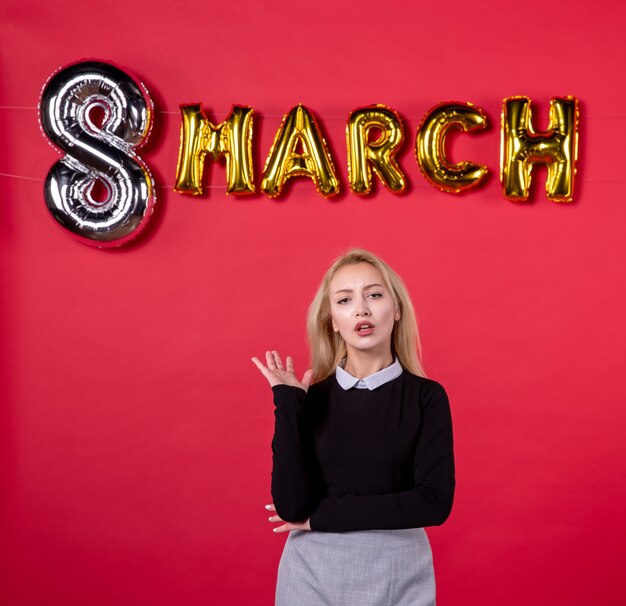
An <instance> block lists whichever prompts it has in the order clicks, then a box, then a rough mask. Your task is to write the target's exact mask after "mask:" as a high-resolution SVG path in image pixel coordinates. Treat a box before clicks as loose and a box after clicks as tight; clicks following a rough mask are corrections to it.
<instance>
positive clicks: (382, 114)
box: [346, 105, 406, 194]
mask: <svg viewBox="0 0 626 606" xmlns="http://www.w3.org/2000/svg"><path fill="white" fill-rule="evenodd" d="M372 129H375V130H376V131H380V134H379V136H378V137H377V138H376V139H374V140H373V141H372V140H370V133H371V132H372ZM346 138H347V143H348V180H349V182H350V189H351V190H352V191H353V192H354V193H355V194H369V193H370V190H371V189H372V170H373V171H374V172H375V173H376V175H377V176H378V178H379V179H380V180H381V181H382V182H383V184H384V186H385V187H386V188H387V189H388V190H389V191H391V192H401V191H403V190H404V188H405V187H406V180H405V178H404V175H403V174H402V171H401V170H400V168H399V167H398V164H397V163H396V161H395V155H396V154H397V153H398V150H399V149H400V147H401V145H402V142H403V141H404V130H403V128H402V121H401V120H400V116H399V115H398V114H397V113H396V112H395V111H394V110H392V109H389V108H388V107H385V106H384V105H370V106H369V107H362V108H360V109H356V110H354V111H353V112H352V113H351V114H350V116H349V117H348V125H347V126H346Z"/></svg>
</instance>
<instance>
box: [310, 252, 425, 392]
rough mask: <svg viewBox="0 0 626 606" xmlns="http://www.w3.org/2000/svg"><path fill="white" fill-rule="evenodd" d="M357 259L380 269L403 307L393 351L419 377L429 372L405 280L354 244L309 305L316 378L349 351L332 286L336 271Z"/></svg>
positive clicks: (330, 370)
mask: <svg viewBox="0 0 626 606" xmlns="http://www.w3.org/2000/svg"><path fill="white" fill-rule="evenodd" d="M357 263H369V264H370V265H372V266H374V267H375V268H376V269H377V270H378V271H379V272H380V275H381V276H382V279H383V281H384V283H385V286H386V288H387V290H389V292H390V293H391V296H392V298H393V302H394V306H395V308H396V309H399V310H400V319H399V320H398V321H397V322H395V323H394V327H393V331H392V333H391V350H392V351H391V353H392V355H396V356H397V357H398V361H399V362H400V364H401V365H402V367H403V368H404V369H405V370H408V371H409V372H411V373H413V374H414V375H417V376H420V377H424V376H426V374H425V373H424V369H423V368H422V363H421V354H422V348H421V343H420V338H419V333H418V330H417V320H416V319H415V311H414V310H413V304H412V303H411V298H410V297H409V293H408V291H407V289H406V286H405V285H404V282H403V281H402V279H401V278H400V276H398V274H396V272H395V271H394V270H393V269H391V267H389V265H387V263H385V262H384V261H383V260H382V259H381V258H380V257H377V256H376V255H374V254H373V253H371V252H369V251H367V250H364V249H362V248H351V249H350V250H348V251H347V252H346V253H345V254H343V255H341V256H340V257H338V258H337V259H335V261H334V262H333V264H332V265H331V266H330V268H329V269H328V270H327V271H326V274H325V275H324V278H323V279H322V283H321V284H320V287H319V289H318V291H317V293H316V294H315V298H314V299H313V301H312V302H311V305H310V306H309V312H308V316H307V325H306V330H307V340H308V343H309V348H310V351H311V367H312V368H313V369H314V370H315V378H314V382H318V381H322V380H324V379H325V378H327V377H328V376H330V375H331V374H333V372H334V371H335V367H336V366H337V365H338V364H339V362H340V361H341V360H342V359H343V358H345V357H346V355H347V349H346V344H345V342H344V340H343V338H342V337H341V335H340V334H339V333H338V332H337V333H336V332H334V331H333V327H332V320H331V315H330V293H329V287H330V282H331V280H332V279H333V277H334V276H335V274H336V273H337V271H339V270H340V269H341V268H342V267H345V266H346V265H356V264H357Z"/></svg>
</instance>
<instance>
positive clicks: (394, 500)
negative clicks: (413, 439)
mask: <svg viewBox="0 0 626 606" xmlns="http://www.w3.org/2000/svg"><path fill="white" fill-rule="evenodd" d="M420 407H421V410H422V427H421V431H420V434H419V438H418V442H417V446H416V450H415V457H414V464H413V471H414V477H415V487H414V488H413V489H412V490H406V491H401V492H395V493H390V494H382V495H372V496H353V495H348V496H345V497H339V498H335V497H326V498H324V499H322V500H321V501H320V503H319V505H318V506H317V508H316V509H315V511H314V512H313V513H312V515H311V518H310V525H311V529H312V530H321V531H327V532H347V531H353V530H372V529H395V528H420V527H423V526H437V525H440V524H443V522H445V520H446V519H447V518H448V516H449V514H450V510H451V509H452V502H453V499H454V488H455V475H454V452H453V440H452V419H451V415H450V405H449V402H448V397H447V395H446V392H445V390H444V389H443V387H442V386H441V385H440V384H439V383H436V382H435V381H428V382H426V383H425V384H424V386H423V387H422V391H421V394H420Z"/></svg>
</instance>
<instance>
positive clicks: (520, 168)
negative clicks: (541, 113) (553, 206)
mask: <svg viewBox="0 0 626 606" xmlns="http://www.w3.org/2000/svg"><path fill="white" fill-rule="evenodd" d="M578 115H579V114H578V99H576V98H575V97H555V98H554V99H552V100H551V101H550V123H549V125H548V130H547V131H545V132H541V133H536V132H535V131H534V130H533V127H532V123H531V117H532V116H531V110H530V99H529V98H528V97H508V98H506V99H505V100H504V103H503V105H502V138H501V147H500V177H501V179H502V186H503V190H504V195H505V196H506V197H507V198H509V199H510V200H518V201H524V200H527V199H528V192H529V189H530V182H531V171H532V168H533V166H534V165H535V164H546V165H547V169H548V177H547V179H546V195H547V197H548V199H549V200H553V201H555V202H571V201H572V197H573V194H574V175H575V174H576V157H577V153H578Z"/></svg>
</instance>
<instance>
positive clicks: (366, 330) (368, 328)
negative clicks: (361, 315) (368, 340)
mask: <svg viewBox="0 0 626 606" xmlns="http://www.w3.org/2000/svg"><path fill="white" fill-rule="evenodd" d="M354 330H355V331H356V332H357V333H358V334H360V335H369V334H371V333H372V332H374V325H373V324H372V323H371V322H357V325H356V326H355V327H354Z"/></svg>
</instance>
